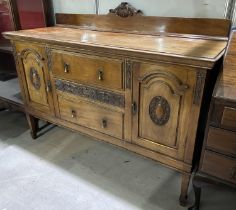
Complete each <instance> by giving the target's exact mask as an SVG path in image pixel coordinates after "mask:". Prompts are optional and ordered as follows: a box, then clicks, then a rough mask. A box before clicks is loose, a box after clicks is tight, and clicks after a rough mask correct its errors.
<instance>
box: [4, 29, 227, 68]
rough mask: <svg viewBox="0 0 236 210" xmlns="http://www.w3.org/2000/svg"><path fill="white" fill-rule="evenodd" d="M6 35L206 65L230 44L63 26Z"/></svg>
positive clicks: (216, 58)
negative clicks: (193, 61) (180, 59)
mask: <svg viewBox="0 0 236 210" xmlns="http://www.w3.org/2000/svg"><path fill="white" fill-rule="evenodd" d="M4 36H5V37H6V38H9V39H21V40H31V41H37V42H39V41H41V42H44V43H48V44H49V43H51V44H59V45H64V46H73V47H75V48H82V49H84V48H85V47H86V46H87V47H97V48H99V47H100V48H101V47H102V48H104V47H105V48H106V50H105V51H107V50H109V49H113V50H120V51H121V52H124V51H126V52H129V54H128V55H132V53H134V52H136V53H147V54H150V55H152V56H154V57H155V58H156V55H160V56H161V57H165V60H168V61H169V62H171V61H172V62H173V58H174V57H176V58H185V59H186V60H188V61H191V60H195V62H197V63H198V65H203V64H202V62H209V63H211V64H212V63H214V62H215V61H216V60H218V59H219V56H221V55H222V53H223V52H224V50H225V48H226V45H227V41H226V40H209V39H205V40H204V39H200V38H184V37H183V38H180V37H168V36H151V35H148V36H147V35H137V34H127V33H114V32H101V31H90V30H79V29H73V28H62V27H50V28H42V29H32V30H25V31H18V32H7V33H4ZM162 59H163V58H162ZM182 62H183V61H182ZM186 62H187V61H186Z"/></svg>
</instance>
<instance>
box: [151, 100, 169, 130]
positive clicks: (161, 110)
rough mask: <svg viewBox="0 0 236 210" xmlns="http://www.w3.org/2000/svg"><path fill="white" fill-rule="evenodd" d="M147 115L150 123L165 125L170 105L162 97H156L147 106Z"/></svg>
mask: <svg viewBox="0 0 236 210" xmlns="http://www.w3.org/2000/svg"><path fill="white" fill-rule="evenodd" d="M149 115H150V118H151V119H152V121H153V122H154V123H155V124H157V125H159V126H163V125H165V124H166V123H167V122H168V121H169V118H170V105H169V103H168V101H167V100H166V99H165V98H163V97H162V96H156V97H154V98H153V99H152V100H151V103H150V105H149Z"/></svg>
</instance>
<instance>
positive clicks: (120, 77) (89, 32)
mask: <svg viewBox="0 0 236 210" xmlns="http://www.w3.org/2000/svg"><path fill="white" fill-rule="evenodd" d="M110 12H111V14H109V15H99V16H97V15H68V14H67V15H66V14H57V15H56V17H57V25H56V26H55V27H50V28H41V29H34V30H25V31H18V32H8V33H4V36H5V37H6V38H8V39H11V42H12V45H13V46H14V52H15V60H16V64H17V67H18V68H17V69H18V74H19V77H20V79H21V88H22V93H23V95H24V101H25V106H26V110H27V119H28V122H29V125H30V128H31V134H32V137H33V138H36V136H37V127H38V126H37V119H44V120H46V121H48V122H51V123H54V124H57V125H60V126H63V127H66V128H70V129H72V130H75V131H79V132H81V133H83V134H87V135H89V136H92V137H95V138H96V139H100V140H103V141H106V142H110V143H112V144H115V145H118V146H120V147H123V148H126V149H128V150H130V151H133V152H136V153H139V154H142V155H144V156H146V157H149V158H152V159H154V160H157V161H159V162H160V163H162V164H165V165H167V166H169V167H171V168H173V169H175V170H178V171H180V172H181V173H183V179H182V180H183V181H182V187H181V196H180V202H181V204H184V203H185V201H186V197H187V191H188V185H189V180H190V175H191V172H192V160H193V152H194V146H195V141H196V132H197V127H198V120H199V114H200V108H201V104H202V99H203V95H204V94H205V92H206V91H208V92H209V91H210V90H211V87H210V86H209V84H210V83H206V81H208V80H213V81H214V78H215V77H216V75H217V73H218V71H219V68H220V66H221V63H222V57H223V55H224V52H225V48H226V45H227V40H228V38H227V37H228V32H229V28H230V22H229V21H228V20H214V19H184V18H162V17H147V16H146V17H145V16H141V15H140V11H138V10H134V9H133V8H132V7H130V6H129V5H127V4H121V6H119V7H117V8H116V9H115V10H111V11H110ZM205 84H206V85H205Z"/></svg>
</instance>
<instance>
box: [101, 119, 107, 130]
mask: <svg viewBox="0 0 236 210" xmlns="http://www.w3.org/2000/svg"><path fill="white" fill-rule="evenodd" d="M106 127H107V120H106V119H102V128H106Z"/></svg>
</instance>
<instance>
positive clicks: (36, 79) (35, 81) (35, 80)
mask: <svg viewBox="0 0 236 210" xmlns="http://www.w3.org/2000/svg"><path fill="white" fill-rule="evenodd" d="M29 74H30V75H29V78H30V81H31V84H32V85H33V86H34V88H35V89H36V90H39V89H40V87H41V82H40V76H39V74H38V71H37V70H36V69H35V68H34V67H31V68H30V71H29Z"/></svg>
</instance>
